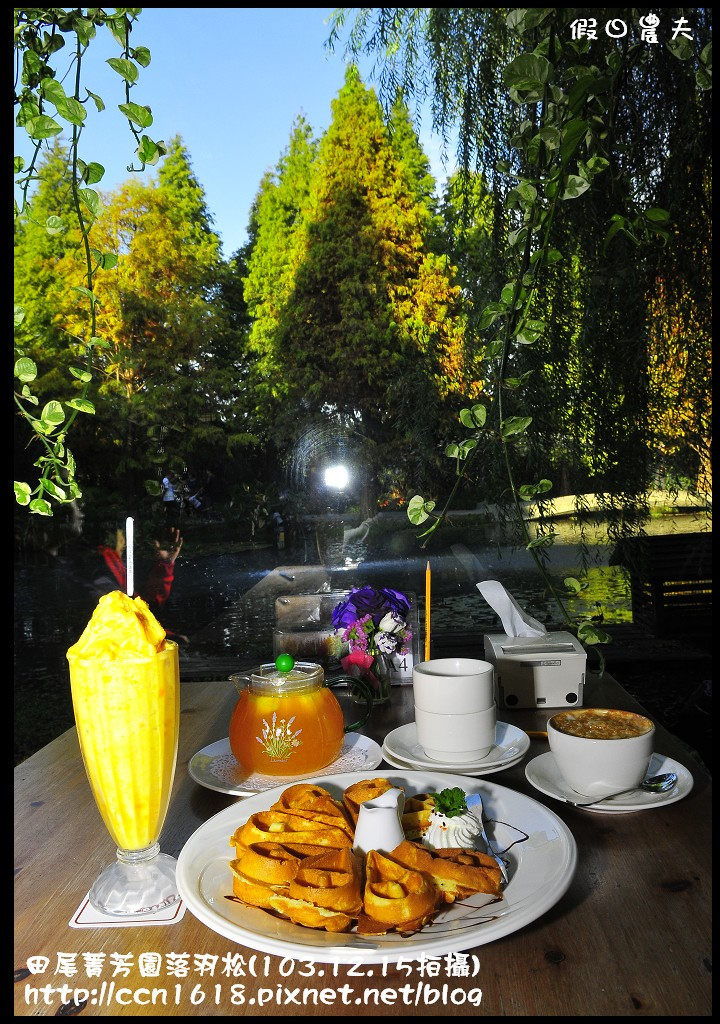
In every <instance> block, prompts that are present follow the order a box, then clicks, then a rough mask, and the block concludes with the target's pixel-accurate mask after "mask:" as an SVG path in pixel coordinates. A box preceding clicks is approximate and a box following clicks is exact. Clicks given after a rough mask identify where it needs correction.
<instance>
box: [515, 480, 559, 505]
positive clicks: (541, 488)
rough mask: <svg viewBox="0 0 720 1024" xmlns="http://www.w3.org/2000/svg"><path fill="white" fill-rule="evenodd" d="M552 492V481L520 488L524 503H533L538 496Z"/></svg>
mask: <svg viewBox="0 0 720 1024" xmlns="http://www.w3.org/2000/svg"><path fill="white" fill-rule="evenodd" d="M550 490H552V481H551V480H540V481H538V483H536V484H523V485H522V487H519V488H518V494H519V495H520V497H521V498H522V499H523V501H532V499H533V498H536V497H537V496H538V494H545V493H546V492H547V491H550Z"/></svg>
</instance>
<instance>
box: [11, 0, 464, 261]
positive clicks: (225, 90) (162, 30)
mask: <svg viewBox="0 0 720 1024" xmlns="http://www.w3.org/2000/svg"><path fill="white" fill-rule="evenodd" d="M332 10H333V8H331V7H274V8H273V7H271V8H259V7H244V8H225V7H208V8H200V7H194V8H193V7H191V8H186V9H179V8H169V7H145V8H143V10H142V12H141V14H140V15H139V18H138V21H137V23H136V25H135V27H134V29H133V39H132V41H133V43H134V45H136V46H146V47H147V48H148V49H149V50H150V53H151V57H152V60H151V63H150V65H149V67H147V68H143V69H141V72H140V77H139V80H138V84H137V85H136V86H135V87H134V88H133V90H132V95H131V98H132V99H133V100H135V101H136V102H138V103H141V104H143V105H147V106H149V107H150V108H151V109H152V113H153V118H154V123H153V125H152V127H151V128H150V129H149V130H148V133H147V134H149V135H150V137H151V138H153V139H156V140H157V139H165V140H168V139H170V138H172V137H173V136H175V135H179V136H181V138H182V140H183V142H184V144H185V146H186V147H187V150H188V152H189V154H190V158H191V161H192V166H193V170H194V172H195V176H196V177H197V179H198V181H199V183H200V185H201V186H202V187H203V189H204V190H205V195H206V199H207V205H208V208H209V210H210V213H211V214H212V216H213V218H214V224H213V226H214V228H215V230H216V231H217V233H218V234H219V235H220V237H221V239H222V243H223V252H224V254H225V256H226V257H229V256H230V255H232V253H233V252H235V250H236V249H237V248H238V247H239V246H240V245H242V244H243V242H244V241H245V240H246V237H247V223H248V217H249V212H250V206H251V204H252V201H253V199H254V197H255V195H256V193H257V190H258V187H259V185H260V181H261V179H262V176H263V174H264V173H265V171H266V170H267V169H268V168H272V167H274V166H275V164H276V163H277V161H278V159H279V158H280V156H281V154H282V153H283V151H284V149H285V148H286V146H287V144H288V141H289V139H290V132H291V130H292V126H293V123H294V121H295V120H296V118H297V117H298V116H299V115H300V114H302V115H303V116H304V117H305V118H306V120H307V121H308V122H309V124H310V125H311V126H312V128H313V130H314V132H315V134H316V135H318V136H319V135H320V134H321V133H322V132H323V131H325V130H326V129H327V127H328V126H329V124H330V119H331V109H330V104H331V102H332V100H333V99H334V98H335V96H336V95H337V93H338V92H339V90H340V89H341V88H342V84H343V80H344V74H345V66H346V65H345V58H344V57H343V54H342V47H338V49H337V50H336V52H335V53H333V54H331V53H329V52H328V51H327V49H326V48H325V45H324V44H325V41H326V40H327V38H328V35H329V32H330V27H329V20H328V19H329V17H330V14H331V12H332ZM118 52H119V50H118V46H117V44H116V43H115V41H114V40H113V39H112V37H111V36H110V33H109V32H108V31H107V29H103V30H101V31H100V32H98V35H97V37H96V39H95V40H93V42H92V43H91V45H90V48H89V51H88V54H87V57H86V74H84V76H83V81H84V82H85V84H87V86H88V88H90V89H91V90H92V91H93V92H96V93H98V94H99V95H100V96H101V97H102V98H103V100H104V102H105V105H106V109H105V110H104V111H103V112H102V113H97V112H95V111H94V109H93V110H92V111H91V113H90V115H89V116H88V120H87V122H86V127H85V129H84V130H83V135H82V138H81V153H80V155H81V156H82V157H83V159H85V160H86V161H90V160H96V161H97V162H99V163H101V164H102V165H103V166H104V167H105V176H104V178H103V180H102V181H101V182H99V183H98V185H97V186H96V187H97V188H99V189H101V190H102V189H105V190H110V189H112V188H114V187H116V186H117V185H119V184H120V182H122V181H124V180H125V179H126V178H127V177H129V174H128V172H127V170H126V168H127V166H128V164H130V163H131V162H132V158H133V150H134V140H133V137H132V135H131V134H130V131H129V129H128V127H127V122H126V121H124V119H123V118H122V116H121V114H120V113H119V111H118V110H117V104H118V103H120V102H122V101H123V100H124V95H123V93H122V80H121V79H120V77H119V76H118V75H117V74H116V72H114V71H112V70H111V69H110V68H109V67H108V66H107V65H106V64H105V61H106V60H107V58H108V57H113V56H118ZM61 53H62V51H61ZM66 65H67V61H66V60H65V61H63V62H62V63H60V64H59V67H61V68H65V67H66ZM360 71H361V74H362V76H363V79H364V81H365V82H366V84H368V85H372V80H371V65H370V63H369V62H368V63H367V64H365V65H364V66H363V64H362V63H361V65H360ZM420 135H421V141H422V144H423V148H424V150H425V152H426V154H427V156H428V157H429V158H430V160H431V163H432V166H433V171H434V173H435V176H436V178H437V179H438V180H441V179H443V178H444V176H445V171H444V169H443V166H442V164H441V163H440V159H439V142H438V139H437V137H436V136H434V135H432V133H431V132H430V126H429V122H428V124H424V123H423V124H422V126H421V131H420ZM16 152H19V153H20V154H21V155H23V156H26V157H27V156H28V150H27V148H25V149H20V150H19V151H18V150H16ZM150 173H151V174H152V172H150Z"/></svg>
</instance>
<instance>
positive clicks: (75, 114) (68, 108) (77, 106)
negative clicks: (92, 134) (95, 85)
mask: <svg viewBox="0 0 720 1024" xmlns="http://www.w3.org/2000/svg"><path fill="white" fill-rule="evenodd" d="M55 108H56V110H57V112H58V114H59V115H60V117H64V118H65V120H66V121H69V122H70V124H74V125H81V124H82V123H83V121H84V120H85V118H86V117H87V110H86V109H85V107H84V106H83V105H82V103H81V102H80V101H79V100H76V99H74V97H72V96H68V97H67V98H66V99H63V100H58V101H57V103H56V104H55Z"/></svg>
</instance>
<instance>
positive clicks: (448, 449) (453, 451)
mask: <svg viewBox="0 0 720 1024" xmlns="http://www.w3.org/2000/svg"><path fill="white" fill-rule="evenodd" d="M445 455H447V457H448V458H449V459H457V458H461V456H460V449H459V448H458V446H457V445H456V444H455V442H454V441H451V442H450V444H448V445H445Z"/></svg>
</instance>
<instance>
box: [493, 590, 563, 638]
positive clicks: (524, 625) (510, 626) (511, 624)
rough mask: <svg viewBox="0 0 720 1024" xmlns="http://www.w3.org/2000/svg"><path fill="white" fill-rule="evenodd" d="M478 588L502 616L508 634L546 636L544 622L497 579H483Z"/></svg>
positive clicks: (494, 609)
mask: <svg viewBox="0 0 720 1024" xmlns="http://www.w3.org/2000/svg"><path fill="white" fill-rule="evenodd" d="M477 588H478V590H479V591H480V593H481V594H482V596H483V597H484V598H485V600H486V601H487V603H488V604H489V605H490V607H491V608H492V609H493V611H494V612H496V613H497V614H498V615H499V616H500V620H501V622H502V624H503V629H504V630H505V633H506V635H507V636H545V634H546V633H547V630H546V629H545V627H544V626H543V624H542V622H538V620H537V619H534V618H533V617H532V615H528V614H527V612H524V611H523V610H522V608H521V607H520V605H519V604H518V603H517V601H516V600H515V598H514V597H513V596H512V594H508V592H507V590H506V589H505V587H504V586H503V585H502V583H498V581H497V580H483V582H482V583H478V584H477Z"/></svg>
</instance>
